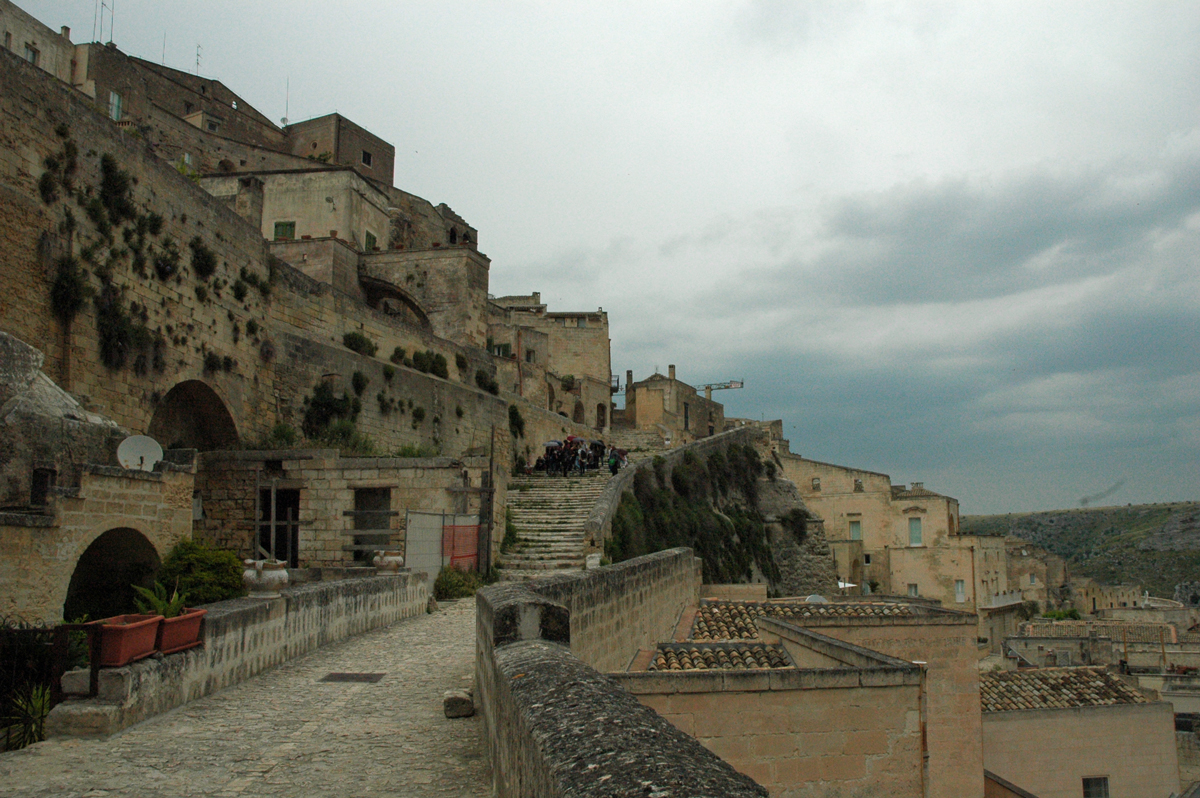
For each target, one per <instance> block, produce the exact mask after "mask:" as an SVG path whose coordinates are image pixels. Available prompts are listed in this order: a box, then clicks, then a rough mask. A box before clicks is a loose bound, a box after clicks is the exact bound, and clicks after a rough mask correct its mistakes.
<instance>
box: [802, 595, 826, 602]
mask: <svg viewBox="0 0 1200 798" xmlns="http://www.w3.org/2000/svg"><path fill="white" fill-rule="evenodd" d="M804 603H805V604H828V603H829V599H827V598H825V597H824V596H818V595H817V594H816V593H813V594H812V595H811V596H809V597H808V598H806V599H804Z"/></svg>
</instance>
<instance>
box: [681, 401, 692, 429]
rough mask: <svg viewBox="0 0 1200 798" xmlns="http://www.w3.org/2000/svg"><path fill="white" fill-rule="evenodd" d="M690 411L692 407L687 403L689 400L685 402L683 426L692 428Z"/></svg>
mask: <svg viewBox="0 0 1200 798" xmlns="http://www.w3.org/2000/svg"><path fill="white" fill-rule="evenodd" d="M690 411H691V408H690V407H688V403H687V402H684V403H683V428H684V429H690V428H691V420H692V417H691V412H690Z"/></svg>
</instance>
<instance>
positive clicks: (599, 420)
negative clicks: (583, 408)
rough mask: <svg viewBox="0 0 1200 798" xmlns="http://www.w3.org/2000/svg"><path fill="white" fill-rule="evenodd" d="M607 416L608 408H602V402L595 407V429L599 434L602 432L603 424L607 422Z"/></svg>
mask: <svg viewBox="0 0 1200 798" xmlns="http://www.w3.org/2000/svg"><path fill="white" fill-rule="evenodd" d="M607 415H608V408H607V407H605V406H604V403H603V402H601V403H600V404H598V405H596V429H598V430H600V431H601V432H603V431H604V426H605V422H606V421H607V420H608V419H607V418H606V416H607Z"/></svg>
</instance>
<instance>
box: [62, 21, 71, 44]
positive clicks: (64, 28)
mask: <svg viewBox="0 0 1200 798" xmlns="http://www.w3.org/2000/svg"><path fill="white" fill-rule="evenodd" d="M62 37H63V38H64V39H66V40H67V41H71V29H70V28H68V27H67V26H66V25H63V26H62Z"/></svg>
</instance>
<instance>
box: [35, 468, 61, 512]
mask: <svg viewBox="0 0 1200 798" xmlns="http://www.w3.org/2000/svg"><path fill="white" fill-rule="evenodd" d="M57 477H58V474H57V472H56V471H55V470H54V469H53V468H35V469H33V479H32V480H31V481H30V484H29V503H30V504H32V505H33V506H34V507H44V506H45V505H46V502H47V501H49V499H50V491H51V489H52V488H53V487H54V483H55V481H56V479H57Z"/></svg>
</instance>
